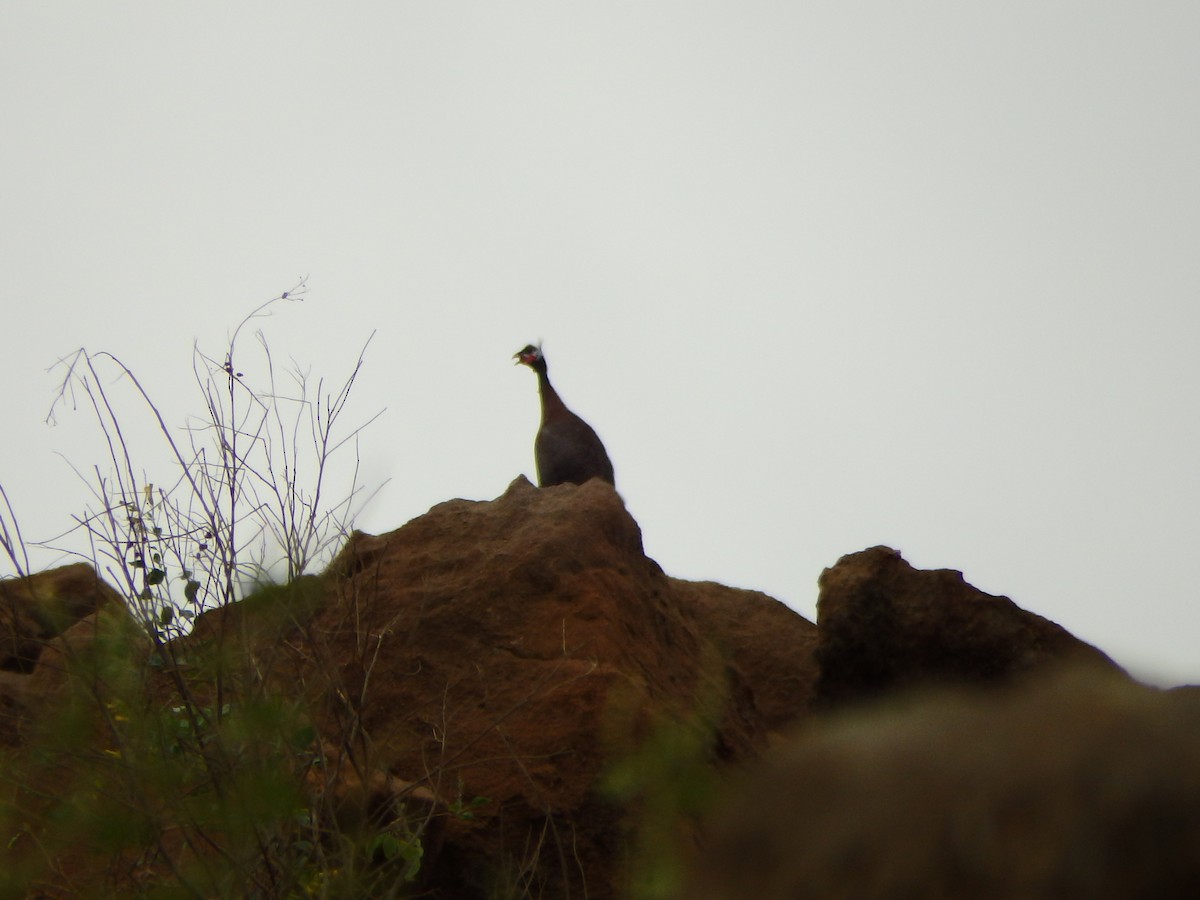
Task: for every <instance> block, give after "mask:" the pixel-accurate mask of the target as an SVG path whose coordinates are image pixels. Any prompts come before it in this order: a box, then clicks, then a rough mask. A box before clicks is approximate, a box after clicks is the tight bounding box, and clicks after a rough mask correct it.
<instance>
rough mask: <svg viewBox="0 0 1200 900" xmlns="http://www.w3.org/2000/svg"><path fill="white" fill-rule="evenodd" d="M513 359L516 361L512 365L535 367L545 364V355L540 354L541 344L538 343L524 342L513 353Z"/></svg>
mask: <svg viewBox="0 0 1200 900" xmlns="http://www.w3.org/2000/svg"><path fill="white" fill-rule="evenodd" d="M513 359H515V360H516V362H515V363H514V364H513V365H525V366H529V368H531V369H537V368H539V367H540V366H545V365H546V360H545V357H543V356H542V345H541V343H538V344H537V345H536V346H535V345H534V344H526V345H525V346H524V347H522V348H521V349H520V350H518V351H517V352H516V353H514V354H513Z"/></svg>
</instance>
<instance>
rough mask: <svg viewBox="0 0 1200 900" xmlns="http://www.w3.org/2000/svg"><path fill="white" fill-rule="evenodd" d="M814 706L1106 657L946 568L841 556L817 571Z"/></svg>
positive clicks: (879, 550) (869, 553)
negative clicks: (927, 568) (975, 586)
mask: <svg viewBox="0 0 1200 900" xmlns="http://www.w3.org/2000/svg"><path fill="white" fill-rule="evenodd" d="M818 583H819V585H820V589H821V593H820V597H819V599H818V601H817V628H818V632H817V633H818V638H817V647H816V660H817V665H818V666H819V668H820V676H819V678H818V679H817V684H816V698H815V699H816V702H817V704H818V705H820V706H822V707H829V706H833V705H836V704H840V703H845V702H849V701H857V700H864V699H869V698H872V697H876V696H879V695H880V694H883V693H887V692H890V691H894V690H896V689H899V688H905V687H910V686H913V685H918V684H927V683H936V682H971V683H996V682H1000V681H1004V680H1007V679H1010V678H1013V677H1015V676H1018V675H1023V674H1027V673H1029V672H1031V671H1033V670H1034V669H1037V668H1040V667H1043V666H1047V665H1057V664H1059V663H1063V662H1079V663H1081V664H1086V665H1091V666H1094V667H1096V668H1097V669H1098V670H1104V671H1110V672H1120V671H1121V669H1120V667H1119V666H1117V665H1116V663H1114V662H1113V661H1112V660H1111V659H1109V658H1108V657H1107V656H1106V655H1105V654H1103V653H1102V652H1100V651H1099V650H1097V649H1096V648H1095V647H1092V646H1091V645H1089V644H1086V643H1084V642H1083V641H1081V640H1079V639H1078V638H1076V637H1074V636H1072V635H1071V634H1070V633H1069V632H1067V631H1066V630H1065V629H1064V628H1062V627H1061V626H1059V625H1056V624H1055V623H1054V622H1051V621H1049V620H1047V619H1044V618H1042V617H1041V616H1039V615H1036V614H1034V613H1031V612H1027V611H1026V610H1023V609H1021V608H1020V607H1019V606H1017V605H1016V604H1015V603H1013V602H1012V601H1011V600H1010V599H1008V598H1007V597H997V596H993V595H992V594H986V593H984V592H983V591H981V590H978V589H977V588H974V587H972V586H971V585H969V584H967V583H966V582H965V581H964V580H963V576H962V573H961V572H956V571H952V570H949V569H939V570H932V571H923V570H919V569H914V568H913V567H912V566H910V565H909V564H908V563H907V562H905V561H904V559H903V558H902V557H901V556H900V554H899V553H898V552H896V551H895V550H893V549H891V548H889V547H873V548H871V549H869V550H863V551H861V552H859V553H852V554H850V555H848V556H843V557H842V558H841V559H840V560H838V562H837V564H836V565H835V566H833V567H832V568H829V569H826V570H825V571H824V572H823V573H822V574H821V577H820V580H819V582H818Z"/></svg>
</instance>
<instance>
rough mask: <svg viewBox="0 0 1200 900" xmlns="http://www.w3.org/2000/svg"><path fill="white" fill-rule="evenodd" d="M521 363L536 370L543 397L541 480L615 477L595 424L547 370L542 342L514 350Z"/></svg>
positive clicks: (538, 444) (537, 452) (538, 454)
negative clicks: (565, 398)
mask: <svg viewBox="0 0 1200 900" xmlns="http://www.w3.org/2000/svg"><path fill="white" fill-rule="evenodd" d="M513 358H514V359H515V360H516V361H517V362H518V363H521V364H524V365H526V366H529V368H531V369H533V371H535V372H537V377H538V394H539V395H540V396H541V398H542V424H541V427H540V428H538V433H537V438H536V439H535V440H534V442H533V458H534V461H535V462H536V463H537V472H538V484H539V485H540V486H541V487H549V486H550V485H552V484H567V483H570V484H583V483H584V482H585V481H587V480H589V479H591V478H603V479H604V480H605V481H607V482H608V483H609V484H615V482H614V481H613V467H612V463H611V462H609V459H608V453H606V452H605V450H604V444H602V443H600V438H599V437H597V436H596V432H595V431H593V430H592V426H591V425H589V424H588V423H587V422H585V421H583V419H581V418H579V416H577V415H575V413H573V412H571V411H570V410H569V409H567V407H566V404H565V403H563V402H562V398H560V397H559V396H558V392H557V391H555V390H554V388H553V387H552V386H551V384H550V377H549V376H548V375H547V374H546V357H544V356H543V355H542V348H541V346H537V347H535V346H534V345H533V344H528V345H526V346H525V348H524V349H522V350H518V351H517V352H516V353H514V354H513Z"/></svg>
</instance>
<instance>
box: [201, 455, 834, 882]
mask: <svg viewBox="0 0 1200 900" xmlns="http://www.w3.org/2000/svg"><path fill="white" fill-rule="evenodd" d="M318 587H319V589H320V590H321V591H323V596H322V597H321V598H320V600H319V602H318V603H316V604H315V612H313V613H312V614H311V615H308V614H306V615H304V616H301V617H298V618H301V619H303V621H302V623H301V624H300V625H299V627H295V628H292V629H290V630H289V629H287V628H283V630H282V631H280V632H276V633H274V634H273V635H270V639H269V640H265V639H263V638H266V637H268V636H269V633H270V629H268V630H267V631H262V630H261V629H257V630H256V627H244V626H245V625H246V623H245V622H241V623H235V622H234V621H233V619H234V618H235V617H237V616H239V615H241V614H242V612H244V611H239V610H237V609H236V608H232V609H230V610H228V611H227V612H225V613H222V614H220V615H216V616H214V615H206V616H204V617H202V620H201V621H199V622H198V623H197V627H196V629H195V637H193V638H192V639H191V640H200V639H210V640H211V639H212V637H213V636H215V635H219V634H256V633H257V634H259V636H260V637H259V638H258V639H257V640H258V643H259V646H258V649H257V650H256V651H255V653H256V656H257V660H258V662H257V663H256V665H257V666H258V667H259V669H260V670H261V671H263V672H270V673H273V677H275V678H277V679H278V680H279V682H280V683H281V684H284V685H286V686H287V688H288V689H289V690H290V691H292V692H294V693H300V694H302V695H303V696H305V697H306V698H307V702H308V703H309V705H310V707H311V709H312V710H313V716H314V719H315V724H316V725H317V729H318V731H319V733H320V735H321V737H322V739H323V740H324V741H325V742H327V743H328V744H330V745H333V746H336V747H339V748H342V749H343V750H344V751H345V753H346V754H347V758H348V760H349V764H351V765H352V766H353V768H354V770H355V771H356V772H358V773H360V777H361V778H362V780H363V781H364V782H372V783H374V782H376V781H378V780H379V779H380V777H381V775H382V777H383V778H385V779H393V780H395V781H396V782H397V783H402V784H408V785H413V786H414V790H415V789H416V788H421V789H423V790H426V791H428V792H430V793H431V794H432V795H433V797H434V798H435V803H436V806H437V808H439V809H443V810H449V811H450V813H449V815H448V816H447V818H446V822H445V827H444V828H441V829H440V837H439V840H440V842H441V852H440V854H438V856H437V858H436V859H434V858H430V859H428V860H426V861H425V869H426V873H427V875H428V878H429V880H428V882H427V884H426V885H425V887H426V889H427V890H429V891H431V892H432V895H433V896H440V897H445V898H455V900H460V898H473V897H487V896H490V895H491V894H492V893H495V892H496V891H498V890H500V888H501V886H502V885H503V884H505V883H507V882H509V881H511V880H512V879H517V880H518V881H519V882H520V883H522V884H524V885H525V886H526V887H527V889H528V890H529V892H530V893H531V895H534V896H542V897H546V898H554V897H566V896H570V897H581V896H588V897H591V898H593V900H597V898H605V897H614V896H619V895H621V893H622V887H621V879H622V874H621V860H622V858H623V856H624V850H623V849H622V848H623V847H624V846H625V844H626V842H627V841H628V840H629V839H630V834H631V829H632V828H633V827H634V826H635V825H636V824H637V821H636V816H635V817H634V819H633V820H631V819H630V818H627V816H626V810H625V809H623V808H622V806H621V805H620V804H618V803H615V802H614V801H613V800H612V799H611V797H610V796H608V794H607V793H606V791H605V789H604V784H605V779H606V776H607V775H608V774H609V773H610V772H611V771H612V769H613V765H614V763H615V762H617V761H619V760H621V759H623V758H625V757H627V756H628V755H629V754H632V753H634V752H636V751H637V750H639V749H640V748H641V747H642V745H643V744H644V742H645V739H646V736H647V735H648V734H650V733H652V732H653V731H654V729H655V728H658V727H661V726H662V725H663V723H664V722H669V721H672V720H677V721H681V722H686V723H688V725H687V726H686V727H689V728H690V727H695V726H696V723H697V722H700V721H706V720H708V719H711V720H712V721H713V725H712V728H713V732H712V733H711V734H710V735H709V736H708V737H707V750H706V752H705V754H704V756H705V760H703V761H704V762H707V763H708V764H709V765H710V766H713V767H717V768H720V767H722V766H723V765H728V764H730V763H733V764H736V763H740V762H742V761H745V760H748V759H750V758H753V757H755V756H756V755H757V754H758V753H759V752H760V750H761V749H762V748H763V747H764V746H765V743H766V740H767V738H768V735H769V734H770V733H771V732H773V731H774V730H776V729H778V728H779V727H781V726H782V725H783V724H785V723H787V722H789V721H792V720H794V719H795V718H796V717H797V716H800V715H802V714H803V712H804V711H805V710H806V709H807V706H808V702H809V698H810V695H811V690H812V678H813V677H814V675H815V669H814V667H813V663H812V659H811V652H812V647H813V644H814V642H815V637H814V634H813V631H814V628H813V626H812V624H811V623H809V622H807V621H806V620H804V619H803V618H801V617H800V616H798V615H797V614H795V613H793V612H791V611H790V610H788V609H787V608H786V607H784V606H783V605H782V604H780V603H778V602H777V601H774V600H772V599H771V598H769V597H766V596H764V595H761V594H757V593H754V592H749V591H737V590H733V589H729V588H723V587H721V586H720V585H712V584H697V583H690V582H682V581H676V580H674V579H671V578H668V577H667V576H665V575H664V574H663V572H662V570H661V569H660V568H659V566H658V565H657V564H656V563H655V562H654V561H653V560H651V559H648V558H647V557H646V556H645V554H644V552H643V549H642V542H641V533H640V530H639V529H638V526H637V523H636V522H634V520H633V519H632V518H631V517H630V516H629V514H628V512H627V511H626V510H625V508H624V505H623V503H622V501H621V499H620V497H619V496H618V495H617V493H616V492H615V491H614V490H613V488H612V487H611V486H610V485H608V484H606V483H603V482H601V481H599V480H593V481H591V482H589V483H587V484H585V485H582V486H575V485H561V486H556V487H552V488H546V489H538V488H535V487H533V486H532V485H531V484H529V482H528V481H526V480H525V479H524V478H519V479H518V480H517V481H515V482H513V484H512V485H511V486H510V488H509V489H508V491H507V492H506V493H505V494H504V495H503V496H502V497H500V498H498V499H497V500H494V501H491V502H471V501H465V500H454V501H450V502H448V503H442V504H440V505H438V506H436V507H434V508H433V509H431V510H430V511H429V513H427V514H426V515H424V516H421V517H419V518H417V519H414V520H413V521H411V522H409V523H408V524H407V525H405V526H404V527H402V528H400V529H398V530H396V531H394V532H391V533H389V534H384V535H379V536H371V535H366V534H361V533H359V534H355V535H354V536H353V537H352V538H351V540H350V542H349V544H348V545H347V547H346V548H345V549H344V551H343V552H342V553H341V554H340V555H339V557H338V558H337V559H336V560H335V561H334V563H333V564H332V565H331V567H330V570H329V572H328V573H326V575H325V576H323V577H322V578H321V579H320V581H319V584H318ZM235 625H236V627H234V626H235ZM398 799H402V798H398ZM424 808H428V804H427V803H426V805H425V807H424Z"/></svg>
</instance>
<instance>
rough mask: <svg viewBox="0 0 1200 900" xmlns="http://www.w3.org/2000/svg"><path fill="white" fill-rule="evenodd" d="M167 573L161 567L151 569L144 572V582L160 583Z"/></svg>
mask: <svg viewBox="0 0 1200 900" xmlns="http://www.w3.org/2000/svg"><path fill="white" fill-rule="evenodd" d="M166 577H167V573H166V572H164V571H163V570H162V569H151V570H150V571H149V572H147V573H146V584H162V583H163V579H164V578H166Z"/></svg>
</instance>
